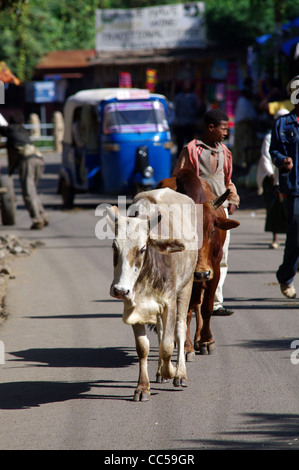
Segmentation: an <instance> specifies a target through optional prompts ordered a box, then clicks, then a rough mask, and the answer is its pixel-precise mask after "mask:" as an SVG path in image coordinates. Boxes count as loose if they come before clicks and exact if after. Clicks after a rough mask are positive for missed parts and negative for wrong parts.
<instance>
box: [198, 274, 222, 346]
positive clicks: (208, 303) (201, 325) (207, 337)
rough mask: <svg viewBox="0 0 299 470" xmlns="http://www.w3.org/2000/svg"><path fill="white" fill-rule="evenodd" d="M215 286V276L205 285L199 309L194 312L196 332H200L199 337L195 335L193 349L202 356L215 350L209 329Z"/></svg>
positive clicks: (216, 282)
mask: <svg viewBox="0 0 299 470" xmlns="http://www.w3.org/2000/svg"><path fill="white" fill-rule="evenodd" d="M217 284H218V279H217V276H216V278H215V279H212V280H211V281H210V282H208V283H207V288H206V289H205V294H204V298H203V303H202V305H201V309H200V311H197V312H196V313H197V317H198V320H197V321H198V331H199V330H200V335H196V337H195V339H194V349H195V350H196V351H199V353H200V354H203V355H207V354H212V353H213V351H214V349H215V341H214V338H213V336H212V332H211V328H210V320H211V316H212V314H213V304H214V295H215V290H216V287H217ZM197 308H198V307H197Z"/></svg>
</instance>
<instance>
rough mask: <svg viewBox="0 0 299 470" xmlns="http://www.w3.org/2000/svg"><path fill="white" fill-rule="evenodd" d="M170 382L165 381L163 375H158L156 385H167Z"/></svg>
mask: <svg viewBox="0 0 299 470" xmlns="http://www.w3.org/2000/svg"><path fill="white" fill-rule="evenodd" d="M168 382H169V380H168V379H164V377H162V375H156V383H157V384H167V383H168Z"/></svg>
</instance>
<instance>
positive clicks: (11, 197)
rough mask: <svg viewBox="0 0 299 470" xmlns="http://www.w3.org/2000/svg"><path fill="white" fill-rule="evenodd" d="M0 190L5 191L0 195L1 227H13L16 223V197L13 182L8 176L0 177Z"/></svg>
mask: <svg viewBox="0 0 299 470" xmlns="http://www.w3.org/2000/svg"><path fill="white" fill-rule="evenodd" d="M0 188H3V189H5V192H2V193H1V218H2V223H3V225H15V223H16V196H15V191H14V185H13V180H12V178H11V177H10V176H8V175H2V176H0Z"/></svg>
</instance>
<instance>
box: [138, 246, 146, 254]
mask: <svg viewBox="0 0 299 470" xmlns="http://www.w3.org/2000/svg"><path fill="white" fill-rule="evenodd" d="M145 250H146V245H144V246H143V247H142V248H141V250H140V251H139V254H140V255H142V254H143V253H145Z"/></svg>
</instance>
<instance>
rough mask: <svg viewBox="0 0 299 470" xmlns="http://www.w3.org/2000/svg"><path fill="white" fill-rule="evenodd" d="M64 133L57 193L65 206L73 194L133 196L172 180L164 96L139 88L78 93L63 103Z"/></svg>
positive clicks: (166, 107)
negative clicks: (168, 179) (90, 193)
mask: <svg viewBox="0 0 299 470" xmlns="http://www.w3.org/2000/svg"><path fill="white" fill-rule="evenodd" d="M64 127H65V130H64V139H63V152H62V166H61V171H60V185H59V188H60V193H61V194H62V199H63V203H64V205H65V206H71V205H72V203H73V200H74V197H75V194H76V193H82V192H95V193H102V194H115V195H120V194H125V195H126V194H130V195H134V194H136V193H137V192H139V191H140V190H147V189H152V188H154V187H155V186H156V185H157V183H158V182H159V181H160V180H162V179H163V178H167V177H169V176H170V172H171V146H172V141H171V132H170V127H169V108H168V102H167V99H166V98H165V96H163V95H160V94H155V93H150V92H149V91H148V90H142V89H138V88H103V89H93V90H82V91H79V92H77V93H76V94H74V95H72V96H70V97H69V98H68V99H67V101H66V103H65V106H64ZM78 132H79V134H80V139H79V143H78ZM76 142H77V145H76Z"/></svg>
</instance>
